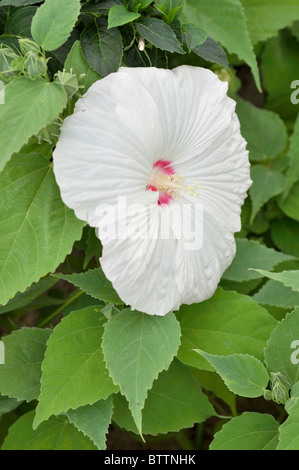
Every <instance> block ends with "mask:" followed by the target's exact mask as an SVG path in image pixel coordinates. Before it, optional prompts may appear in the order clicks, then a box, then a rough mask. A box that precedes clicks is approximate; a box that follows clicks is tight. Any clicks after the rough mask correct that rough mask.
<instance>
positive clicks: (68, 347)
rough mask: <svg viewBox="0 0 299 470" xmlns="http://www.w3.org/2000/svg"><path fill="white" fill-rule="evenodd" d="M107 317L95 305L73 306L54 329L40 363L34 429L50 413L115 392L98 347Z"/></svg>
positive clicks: (89, 402)
mask: <svg viewBox="0 0 299 470" xmlns="http://www.w3.org/2000/svg"><path fill="white" fill-rule="evenodd" d="M105 322H106V318H105V317H104V315H102V314H101V313H100V312H99V308H97V307H87V308H85V309H83V310H76V311H75V312H73V313H70V314H69V315H68V316H67V317H65V318H64V319H63V320H62V321H61V322H60V323H59V324H58V325H57V326H56V327H55V328H54V330H53V333H52V336H51V338H50V340H49V342H48V344H47V351H46V354H45V359H44V362H43V364H42V378H41V394H40V396H39V404H38V406H37V409H36V417H35V420H34V427H35V429H36V428H37V426H38V425H39V424H40V423H41V422H43V421H45V420H47V419H48V418H49V417H50V416H51V415H53V414H54V415H57V414H59V413H62V412H65V411H68V410H69V409H70V408H72V409H76V408H79V407H81V406H84V405H92V404H93V403H95V402H97V401H99V400H101V399H103V400H105V399H106V398H107V397H108V396H109V395H110V394H111V393H114V392H117V391H118V388H117V387H115V385H114V384H113V382H112V380H111V378H110V377H109V374H108V371H107V369H106V367H105V364H104V359H103V353H102V349H101V344H102V335H103V331H104V323H105Z"/></svg>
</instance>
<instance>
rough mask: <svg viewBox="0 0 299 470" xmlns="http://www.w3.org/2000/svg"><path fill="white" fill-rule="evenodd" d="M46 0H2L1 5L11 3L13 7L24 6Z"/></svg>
mask: <svg viewBox="0 0 299 470" xmlns="http://www.w3.org/2000/svg"><path fill="white" fill-rule="evenodd" d="M43 1H44V0H1V1H0V7H4V6H6V5H8V6H9V5H10V6H12V7H23V6H26V5H33V4H35V3H42V2H43Z"/></svg>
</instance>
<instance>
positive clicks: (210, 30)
mask: <svg viewBox="0 0 299 470" xmlns="http://www.w3.org/2000/svg"><path fill="white" fill-rule="evenodd" d="M183 21H184V22H185V23H193V24H196V25H197V26H199V27H200V28H202V29H203V30H204V31H206V32H207V34H208V36H211V37H212V38H213V39H215V40H216V41H217V42H220V44H222V46H224V47H225V48H226V49H227V50H228V52H230V53H231V54H237V56H238V57H239V59H241V60H245V62H247V64H248V65H249V66H250V67H251V70H252V73H253V76H254V78H255V82H256V84H257V87H258V89H259V90H260V91H262V90H261V83H260V77H259V71H258V67H257V62H256V57H255V54H254V52H253V47H252V44H251V40H250V36H249V33H248V29H247V24H246V18H245V15H244V11H243V8H242V4H241V2H240V1H239V0H201V1H200V2H198V0H187V5H186V8H185V10H184V13H183Z"/></svg>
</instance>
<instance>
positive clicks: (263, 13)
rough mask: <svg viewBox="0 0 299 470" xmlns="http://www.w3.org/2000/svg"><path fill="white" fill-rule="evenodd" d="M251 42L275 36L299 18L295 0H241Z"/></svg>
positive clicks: (297, 5) (298, 5)
mask: <svg viewBox="0 0 299 470" xmlns="http://www.w3.org/2000/svg"><path fill="white" fill-rule="evenodd" d="M241 2H242V5H243V7H244V12H245V16H246V19H247V26H248V30H249V34H250V37H251V40H252V43H253V44H256V43H257V42H259V41H265V40H266V39H268V38H270V37H271V36H276V34H277V32H278V30H280V29H282V28H285V27H286V26H291V24H292V23H293V21H294V20H296V19H299V4H298V1H297V0H262V1H261V0H241Z"/></svg>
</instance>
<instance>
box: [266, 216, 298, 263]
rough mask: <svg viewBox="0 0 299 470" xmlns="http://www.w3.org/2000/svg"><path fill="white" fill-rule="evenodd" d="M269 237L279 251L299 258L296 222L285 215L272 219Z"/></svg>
mask: <svg viewBox="0 0 299 470" xmlns="http://www.w3.org/2000/svg"><path fill="white" fill-rule="evenodd" d="M271 237H272V239H273V241H274V243H275V245H276V246H277V247H278V248H279V249H280V250H281V251H283V252H284V253H289V254H290V255H293V256H297V257H298V258H299V223H298V222H295V220H292V219H288V218H287V217H284V218H283V219H279V220H274V222H273V223H272V225H271Z"/></svg>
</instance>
